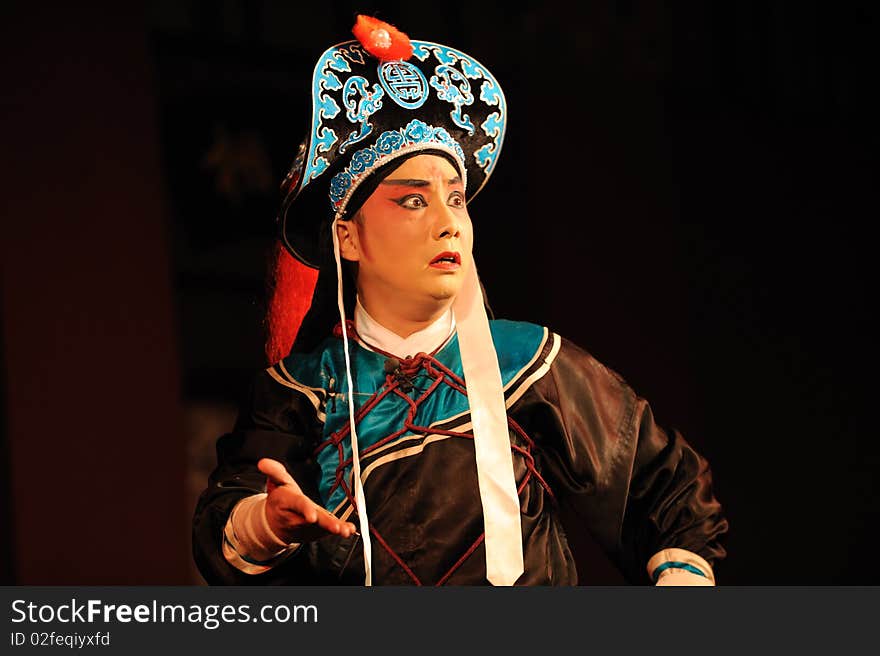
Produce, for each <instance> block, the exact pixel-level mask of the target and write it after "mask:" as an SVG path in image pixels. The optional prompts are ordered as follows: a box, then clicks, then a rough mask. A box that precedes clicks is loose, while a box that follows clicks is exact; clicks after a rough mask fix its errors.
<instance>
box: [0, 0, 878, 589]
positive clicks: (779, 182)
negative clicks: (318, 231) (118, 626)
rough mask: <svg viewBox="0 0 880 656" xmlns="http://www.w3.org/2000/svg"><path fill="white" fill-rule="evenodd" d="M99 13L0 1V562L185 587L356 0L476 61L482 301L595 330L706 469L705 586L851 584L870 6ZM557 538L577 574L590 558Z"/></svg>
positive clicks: (545, 5) (868, 341)
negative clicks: (318, 89) (333, 58)
mask: <svg viewBox="0 0 880 656" xmlns="http://www.w3.org/2000/svg"><path fill="white" fill-rule="evenodd" d="M53 4H54V5H57V6H53ZM121 4H122V3H89V6H88V7H87V8H82V7H72V6H66V5H65V4H62V3H49V4H48V5H47V4H45V3H41V4H39V5H36V4H25V3H7V4H4V9H3V16H2V21H0V22H2V43H3V57H2V61H3V68H4V70H3V78H2V79H3V95H2V98H3V104H2V124H3V132H4V139H3V144H4V145H3V150H2V152H3V158H2V160H3V162H2V167H3V168H2V180H3V187H4V189H3V194H2V197H3V205H2V206H0V207H2V220H3V232H2V245H3V250H2V255H3V269H2V279H0V281H2V292H3V297H2V300H3V305H2V312H3V314H2V320H3V331H2V333H0V336H2V339H0V347H2V348H0V357H2V364H3V372H4V377H3V380H2V392H3V394H2V399H0V400H2V406H0V407H2V408H3V410H4V414H3V417H4V421H3V424H2V426H0V430H2V442H0V447H2V448H0V494H2V504H0V526H2V527H3V530H2V532H0V535H2V538H0V573H2V581H3V582H11V583H17V584H123V583H124V584H160V583H161V584H166V583H190V582H192V583H199V582H201V581H200V579H199V577H198V575H197V574H196V573H195V571H194V569H193V566H192V564H191V562H190V557H189V548H190V547H189V535H188V523H189V518H190V515H191V512H192V504H193V503H194V495H195V494H197V493H198V491H199V489H200V486H202V485H203V484H204V476H205V471H206V470H207V469H209V468H210V466H211V464H212V459H213V453H212V446H213V440H214V439H215V438H216V436H217V435H219V434H220V433H221V432H222V431H224V430H226V428H227V427H228V425H229V422H231V421H232V419H233V418H234V413H235V405H236V403H237V400H238V398H239V397H240V395H241V394H242V392H243V391H244V386H245V385H246V384H247V382H248V381H249V380H250V377H251V376H252V375H253V373H254V372H255V371H257V370H258V369H259V368H261V367H263V366H264V364H265V363H264V359H263V351H262V338H263V335H262V328H261V318H262V311H263V307H264V303H265V298H264V291H263V290H264V286H263V285H264V274H265V269H266V260H267V256H268V253H269V251H270V249H271V247H272V238H273V219H274V212H275V209H276V207H277V203H278V198H277V184H278V183H279V182H280V180H281V179H282V177H283V175H284V172H285V170H286V167H287V166H288V165H289V164H290V162H291V160H292V158H293V155H294V153H295V148H296V146H297V145H298V144H299V142H300V140H301V139H302V137H303V136H304V134H305V130H306V127H307V120H308V112H309V111H310V107H309V102H308V97H307V95H305V93H304V92H306V90H307V89H308V84H309V80H310V76H311V71H312V68H313V66H314V62H315V61H316V59H317V57H318V55H319V54H320V53H321V52H322V51H323V49H324V48H326V47H327V46H329V45H331V44H333V43H336V42H339V41H343V40H346V39H348V38H349V34H350V32H349V30H350V27H351V25H352V23H353V20H354V14H355V13H356V12H357V11H360V12H363V13H370V14H373V15H377V16H378V17H380V18H384V19H385V20H388V21H389V22H391V23H394V24H395V25H397V26H398V27H399V28H400V29H402V30H403V31H405V32H407V33H408V34H409V35H410V36H411V37H413V38H419V39H425V40H432V41H438V42H441V43H447V44H449V45H453V46H455V47H457V48H459V49H461V50H463V51H465V52H467V53H469V54H471V55H472V56H474V57H475V58H476V59H478V60H479V61H481V62H482V63H483V64H485V65H486V66H487V67H488V68H489V69H490V70H492V71H493V73H494V74H495V76H496V77H497V78H498V80H499V81H500V83H501V85H502V87H503V88H504V90H505V94H506V96H507V101H508V106H509V123H508V131H507V138H506V142H505V145H504V150H503V155H502V157H501V158H500V160H499V164H498V166H497V168H496V171H495V173H494V175H493V178H492V181H491V183H490V184H488V185H487V187H486V188H485V190H484V191H483V192H481V194H480V196H479V197H477V198H476V199H475V200H474V201H473V203H472V204H471V206H470V211H471V216H472V218H473V219H474V223H475V231H476V251H477V260H478V262H479V263H480V271H481V274H482V277H483V280H484V283H485V284H486V287H487V290H488V293H489V297H490V300H491V303H492V305H493V308H494V310H495V312H496V315H498V316H503V317H506V318H511V319H522V320H529V321H534V322H538V323H542V324H545V325H548V326H550V327H551V328H552V329H553V330H555V331H556V332H558V333H560V334H562V335H564V336H566V337H568V338H570V339H572V340H573V341H575V342H576V343H578V344H580V345H581V346H583V347H584V348H586V349H587V350H589V351H591V352H592V353H593V354H594V355H595V356H596V357H597V358H599V359H600V360H601V361H602V362H604V363H605V364H606V365H608V366H610V367H611V368H613V369H615V370H616V371H617V372H618V373H620V374H621V375H622V376H623V377H624V378H625V379H626V380H627V381H628V382H629V383H630V384H631V385H632V386H633V387H634V388H635V389H636V391H637V392H639V393H640V394H641V395H642V396H644V397H645V398H647V399H648V400H649V401H650V402H651V404H652V406H653V408H654V412H655V415H656V417H657V420H658V421H659V422H660V423H661V425H664V426H666V427H667V428H670V429H673V428H674V429H678V430H680V431H681V432H682V433H683V434H684V435H685V437H686V438H687V439H688V440H689V441H691V442H692V443H693V444H694V445H695V446H696V447H697V448H698V449H699V450H700V451H701V452H702V453H703V454H704V455H705V456H706V457H707V458H708V459H709V461H710V463H711V465H712V469H713V472H714V475H715V482H716V493H717V495H718V497H719V498H720V499H721V501H722V502H723V504H724V506H725V508H726V510H727V513H728V516H729V519H730V522H731V532H730V534H729V537H728V540H727V542H726V546H727V547H728V550H729V557H728V559H727V560H726V561H725V562H723V563H722V564H720V565H719V566H718V568H717V575H718V579H719V582H720V583H722V584H728V585H782V584H795V585H800V584H804V585H806V584H811V585H812V584H819V585H831V584H842V585H861V584H876V583H878V582H880V574H878V570H877V568H876V567H875V566H874V555H875V552H876V549H875V546H874V540H875V535H876V533H877V529H876V527H875V526H876V523H877V521H878V519H880V517H878V515H880V512H878V511H880V491H878V483H877V469H878V463H880V446H878V444H877V442H878V438H877V434H876V431H875V430H874V422H873V414H874V412H873V410H874V408H873V396H874V394H873V388H874V380H873V378H874V370H875V357H874V352H875V347H874V339H875V330H874V329H873V324H872V323H869V310H870V308H871V307H872V306H873V305H874V304H875V302H876V296H875V291H874V286H873V284H870V283H869V275H870V274H869V269H871V268H872V266H871V263H872V261H873V260H874V259H876V255H875V247H874V243H873V241H872V238H871V237H870V235H871V225H872V224H873V223H874V222H876V216H877V211H876V209H875V205H876V203H875V196H876V194H877V187H878V185H877V173H878V155H877V147H878V145H880V144H878V142H880V138H878V123H877V120H876V117H877V115H878V109H880V107H878V102H877V100H876V97H875V94H876V92H875V89H876V86H877V74H876V65H877V62H878V61H880V58H878V57H877V46H876V43H877V37H876V34H877V17H878V10H877V8H876V6H874V5H870V4H869V3H864V6H858V5H855V4H848V3H833V4H832V3H819V2H809V1H806V2H799V3H794V2H792V3H783V2H775V1H768V0H763V1H759V0H754V1H749V0H745V1H740V2H732V1H731V2H658V1H647V0H643V1H639V0H627V1H624V0H619V1H617V2H611V1H608V0H605V1H601V2H581V3H563V2H552V1H551V2H541V3H529V4H526V6H525V7H524V8H522V9H515V10H514V9H512V8H510V7H511V6H509V5H508V3H502V2H485V3H453V4H449V3H446V4H442V5H437V4H425V3H413V2H388V3H345V2H325V3H308V6H299V5H300V3H294V2H285V1H283V0H273V1H270V0H263V1H260V2H235V1H231V0H228V1H225V2H205V1H199V0H190V1H188V2H171V1H170V0H169V1H165V2H156V3H148V4H143V3H130V4H126V5H125V6H120V5H121ZM302 4H305V3H302ZM872 216H873V217H874V219H872V218H871V217H872ZM572 540H573V542H574V545H575V547H576V551H577V554H578V559H579V567H580V570H581V574H582V579H583V580H582V583H584V584H587V585H589V584H608V583H617V582H619V581H620V579H619V577H618V575H617V574H616V572H614V571H613V570H612V569H611V568H610V567H609V566H608V563H607V562H606V561H605V560H604V558H603V557H602V556H601V554H599V553H598V552H597V551H596V550H595V548H594V546H593V545H592V543H591V542H590V540H589V538H588V537H587V536H583V535H580V534H579V533H578V532H577V530H572Z"/></svg>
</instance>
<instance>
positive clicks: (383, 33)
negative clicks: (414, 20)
mask: <svg viewBox="0 0 880 656" xmlns="http://www.w3.org/2000/svg"><path fill="white" fill-rule="evenodd" d="M351 31H352V34H354V35H355V36H356V37H357V40H358V41H360V42H361V45H362V46H363V47H364V50H366V51H367V52H368V53H370V54H371V55H373V57H375V58H376V59H378V60H379V61H393V60H404V61H405V60H407V59H409V58H410V57H412V54H413V47H412V43H410V41H409V37H408V36H407V35H406V34H404V33H403V32H401V31H400V30H398V29H397V28H396V27H394V26H393V25H391V24H389V23H386V22H385V21H382V20H379V19H378V18H373V17H372V16H364V15H363V14H359V15H358V17H357V22H356V23H355V24H354V27H353V28H351Z"/></svg>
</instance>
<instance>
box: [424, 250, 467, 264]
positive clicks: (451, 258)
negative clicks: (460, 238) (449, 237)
mask: <svg viewBox="0 0 880 656" xmlns="http://www.w3.org/2000/svg"><path fill="white" fill-rule="evenodd" d="M430 264H431V266H434V265H445V266H452V265H459V266H460V265H461V255H460V254H459V253H453V252H452V251H444V252H443V253H438V254H437V256H436V257H434V259H433V260H431V262H430Z"/></svg>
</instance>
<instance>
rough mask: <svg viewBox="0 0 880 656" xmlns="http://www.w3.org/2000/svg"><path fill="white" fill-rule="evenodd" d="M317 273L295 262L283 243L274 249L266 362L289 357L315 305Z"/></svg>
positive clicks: (279, 243)
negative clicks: (307, 316) (313, 302)
mask: <svg viewBox="0 0 880 656" xmlns="http://www.w3.org/2000/svg"><path fill="white" fill-rule="evenodd" d="M317 281H318V271H317V270H316V269H312V268H311V267H307V266H306V265H305V264H303V263H302V262H300V261H299V260H297V259H296V258H294V257H293V256H292V255H291V254H290V253H289V252H288V251H287V249H286V248H284V246H282V245H281V242H278V243H277V244H276V245H275V253H274V262H273V270H272V281H271V289H270V298H269V307H268V312H267V313H266V329H267V334H266V359H267V360H268V363H269V364H275V363H276V362H278V361H279V360H281V359H282V358H285V357H287V354H288V353H290V348H291V347H292V346H293V341H294V340H295V339H296V335H297V333H298V332H299V327H300V326H301V325H302V321H303V318H304V317H305V316H306V312H308V311H309V307H310V306H311V304H312V295H313V294H314V293H315V284H316V283H317Z"/></svg>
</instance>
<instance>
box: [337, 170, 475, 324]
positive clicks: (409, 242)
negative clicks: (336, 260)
mask: <svg viewBox="0 0 880 656" xmlns="http://www.w3.org/2000/svg"><path fill="white" fill-rule="evenodd" d="M348 223H349V226H348V230H347V231H345V232H344V233H340V234H344V236H343V237H342V238H341V240H340V249H341V253H342V256H343V257H344V258H346V259H348V260H353V261H356V262H357V263H358V291H359V293H360V294H361V296H362V300H363V299H366V300H369V302H370V303H372V304H376V303H400V304H401V305H402V306H403V307H406V306H409V307H414V306H419V305H423V304H426V303H431V302H433V303H437V302H441V301H446V300H448V301H450V302H451V300H452V299H454V297H455V295H456V294H458V292H459V290H460V289H461V286H462V281H463V279H464V273H465V267H466V266H468V263H469V261H470V253H471V248H472V246H473V231H472V226H471V220H470V217H469V216H468V212H467V208H466V207H465V198H464V185H463V184H462V180H461V177H460V176H459V174H458V171H457V170H456V168H455V167H454V166H453V165H452V164H451V163H450V162H449V161H448V160H446V159H445V158H443V157H439V156H436V155H417V156H415V157H411V158H410V159H408V160H406V161H405V162H403V164H401V165H400V166H399V167H398V168H397V169H396V170H394V171H393V172H392V173H391V174H389V175H388V176H387V177H386V178H385V179H384V180H383V181H382V182H381V183H380V184H379V186H378V187H377V188H376V191H374V192H373V194H372V195H371V196H370V197H369V198H368V199H367V201H366V202H365V203H364V205H363V207H362V208H361V211H360V213H359V217H358V218H357V219H356V220H354V221H349V222H348ZM352 224H353V225H352ZM367 307H369V306H367Z"/></svg>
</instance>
